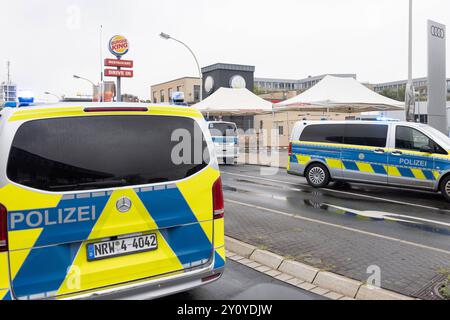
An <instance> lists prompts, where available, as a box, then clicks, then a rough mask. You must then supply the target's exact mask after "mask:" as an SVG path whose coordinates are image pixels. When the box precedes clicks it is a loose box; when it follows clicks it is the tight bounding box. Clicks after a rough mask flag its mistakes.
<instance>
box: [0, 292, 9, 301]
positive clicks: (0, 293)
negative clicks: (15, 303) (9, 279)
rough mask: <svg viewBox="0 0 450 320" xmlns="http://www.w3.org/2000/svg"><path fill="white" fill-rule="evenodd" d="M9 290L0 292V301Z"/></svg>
mask: <svg viewBox="0 0 450 320" xmlns="http://www.w3.org/2000/svg"><path fill="white" fill-rule="evenodd" d="M8 291H9V290H0V301H1V300H3V299H4V298H5V296H6V294H7V293H8Z"/></svg>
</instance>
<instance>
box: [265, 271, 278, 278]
mask: <svg viewBox="0 0 450 320" xmlns="http://www.w3.org/2000/svg"><path fill="white" fill-rule="evenodd" d="M264 273H265V274H267V275H268V276H271V277H274V278H275V277H277V276H279V275H280V274H281V272H280V271H277V270H273V269H272V270H270V271H267V272H264Z"/></svg>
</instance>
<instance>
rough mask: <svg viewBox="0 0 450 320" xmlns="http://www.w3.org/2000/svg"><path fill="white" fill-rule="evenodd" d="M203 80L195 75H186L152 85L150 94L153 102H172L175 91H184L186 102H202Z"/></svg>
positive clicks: (190, 103)
mask: <svg viewBox="0 0 450 320" xmlns="http://www.w3.org/2000/svg"><path fill="white" fill-rule="evenodd" d="M201 84H202V82H201V80H200V79H199V78H195V77H184V78H180V79H176V80H171V81H168V82H164V83H160V84H156V85H152V86H151V88H150V96H151V100H152V103H170V100H171V97H172V93H173V92H183V93H184V98H185V102H186V103H187V104H189V105H192V104H195V103H198V102H200V90H201Z"/></svg>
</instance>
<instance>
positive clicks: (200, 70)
mask: <svg viewBox="0 0 450 320" xmlns="http://www.w3.org/2000/svg"><path fill="white" fill-rule="evenodd" d="M165 39H172V40H173V41H176V42H178V43H180V44H181V45H183V46H184V47H185V48H186V49H188V50H189V52H190V53H191V54H192V56H193V57H194V60H195V64H196V65H197V69H198V74H199V78H200V81H201V86H200V101H202V100H203V73H202V69H201V68H200V64H199V63H198V59H197V57H196V55H195V53H194V51H192V49H191V48H189V46H188V45H187V44H185V43H184V42H183V41H180V40H178V39H175V38H172V37H170V36H167V37H166V38H165Z"/></svg>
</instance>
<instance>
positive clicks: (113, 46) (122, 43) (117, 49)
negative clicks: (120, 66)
mask: <svg viewBox="0 0 450 320" xmlns="http://www.w3.org/2000/svg"><path fill="white" fill-rule="evenodd" d="M128 50H129V44H128V40H127V38H125V37H124V36H114V37H112V38H111V40H109V51H110V52H111V53H112V54H113V55H115V56H116V57H121V56H123V55H125V54H127V53H128Z"/></svg>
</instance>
